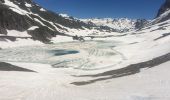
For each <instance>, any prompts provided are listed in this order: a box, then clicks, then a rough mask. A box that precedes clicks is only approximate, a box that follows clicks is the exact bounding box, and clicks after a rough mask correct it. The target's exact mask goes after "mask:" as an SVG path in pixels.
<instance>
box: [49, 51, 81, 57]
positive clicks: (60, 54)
mask: <svg viewBox="0 0 170 100" xmlns="http://www.w3.org/2000/svg"><path fill="white" fill-rule="evenodd" d="M50 52H51V53H54V55H55V56H62V55H68V54H77V53H79V51H76V50H51V51H50Z"/></svg>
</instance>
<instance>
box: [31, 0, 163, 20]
mask: <svg viewBox="0 0 170 100" xmlns="http://www.w3.org/2000/svg"><path fill="white" fill-rule="evenodd" d="M34 1H35V2H37V3H38V4H40V5H41V6H43V7H45V8H47V9H49V10H52V11H54V12H57V13H66V14H68V15H71V16H74V17H77V18H94V17H98V18H106V17H107V18H108V17H109V18H120V17H127V18H132V19H135V18H146V19H152V18H154V17H155V15H156V14H157V11H158V9H159V8H160V6H161V5H162V3H163V2H164V1H165V0H34Z"/></svg>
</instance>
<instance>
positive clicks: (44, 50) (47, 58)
mask: <svg viewBox="0 0 170 100" xmlns="http://www.w3.org/2000/svg"><path fill="white" fill-rule="evenodd" d="M117 44H119V42H116V41H86V42H69V43H57V44H47V45H43V46H27V47H17V48H11V49H3V50H0V61H5V62H29V63H43V64H50V65H52V66H53V67H55V68H62V67H63V68H68V67H72V68H76V69H83V70H96V69H103V68H109V67H111V66H113V65H115V64H118V63H120V62H121V61H122V60H123V57H122V55H121V54H120V53H119V52H118V51H115V50H114V47H116V45H117ZM119 45H120V44H119Z"/></svg>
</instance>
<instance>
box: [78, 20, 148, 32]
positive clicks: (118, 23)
mask: <svg viewBox="0 0 170 100" xmlns="http://www.w3.org/2000/svg"><path fill="white" fill-rule="evenodd" d="M81 21H83V22H85V23H93V24H94V25H96V26H100V27H101V26H103V27H104V26H105V27H109V28H112V29H114V30H117V31H118V32H127V31H130V30H134V29H140V28H142V27H144V25H145V24H147V23H148V22H149V21H147V20H145V19H128V18H115V19H113V18H103V19H101V18H93V19H81Z"/></svg>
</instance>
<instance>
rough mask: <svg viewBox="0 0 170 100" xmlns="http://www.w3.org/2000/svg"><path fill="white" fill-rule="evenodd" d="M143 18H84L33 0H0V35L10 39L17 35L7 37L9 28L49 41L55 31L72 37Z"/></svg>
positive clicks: (136, 24) (126, 26) (119, 28)
mask: <svg viewBox="0 0 170 100" xmlns="http://www.w3.org/2000/svg"><path fill="white" fill-rule="evenodd" d="M145 22H147V21H145ZM145 22H144V20H138V21H137V20H129V19H124V18H122V19H93V20H91V21H90V22H89V21H88V22H87V21H84V20H79V19H76V18H73V17H69V16H67V17H66V16H62V15H61V14H57V13H54V12H52V11H49V10H47V9H44V8H43V7H41V6H40V5H38V4H36V3H35V2H34V1H33V0H0V35H2V36H3V38H4V37H5V38H7V39H8V40H10V41H11V40H14V39H11V38H16V39H15V40H17V38H18V37H17V36H14V35H12V36H13V37H11V36H10V37H9V35H8V34H12V33H10V31H11V30H16V31H18V32H19V33H21V34H22V36H23V34H25V35H24V36H28V35H29V37H22V38H30V39H33V40H39V41H41V42H50V41H51V39H52V38H53V37H56V36H57V35H61V36H68V37H73V36H75V35H81V36H82V35H90V34H93V35H101V34H106V33H108V34H110V33H115V32H116V33H117V32H125V31H129V30H132V29H136V28H141V27H143V25H144V24H143V23H145ZM1 38H2V37H1ZM20 38H21V37H20ZM1 40H2V39H1ZM3 40H4V39H3Z"/></svg>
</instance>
